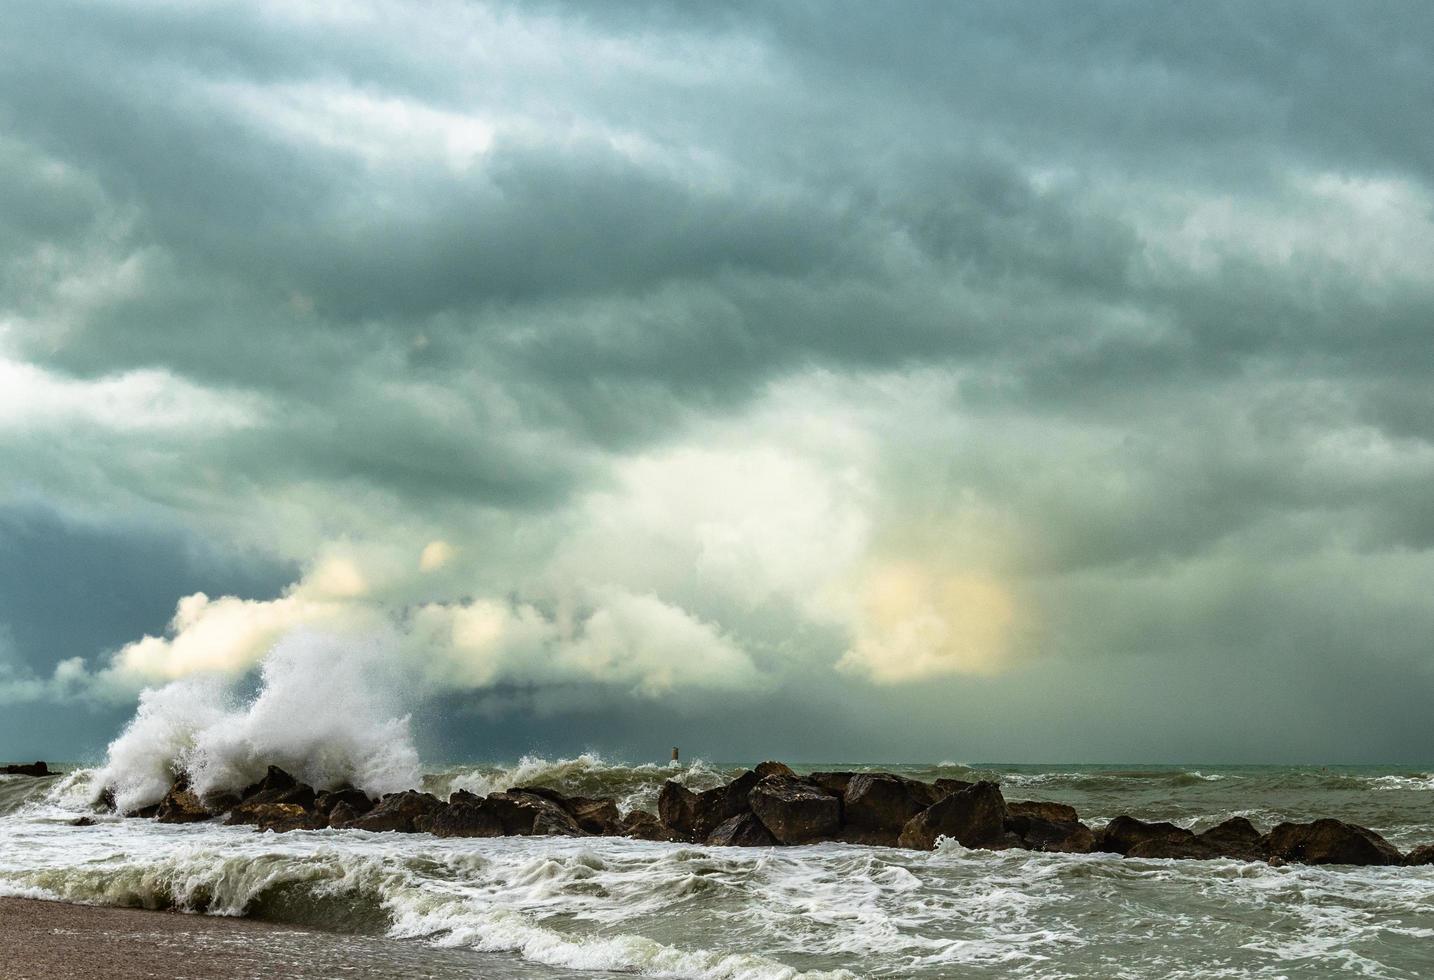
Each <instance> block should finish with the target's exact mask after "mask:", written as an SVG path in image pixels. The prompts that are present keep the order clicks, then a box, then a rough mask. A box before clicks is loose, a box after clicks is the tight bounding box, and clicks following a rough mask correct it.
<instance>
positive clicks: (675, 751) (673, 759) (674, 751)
mask: <svg viewBox="0 0 1434 980" xmlns="http://www.w3.org/2000/svg"><path fill="white" fill-rule="evenodd" d="M672 761H673V762H676V761H677V746H675V745H674V746H673V747H672Z"/></svg>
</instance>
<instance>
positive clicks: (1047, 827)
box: [1006, 811, 1095, 854]
mask: <svg viewBox="0 0 1434 980" xmlns="http://www.w3.org/2000/svg"><path fill="white" fill-rule="evenodd" d="M1006 827H1007V829H1008V830H1010V832H1011V833H1013V834H1015V835H1016V836H1017V837H1019V838H1020V839H1021V846H1022V847H1025V848H1028V849H1030V850H1032V851H1046V852H1050V853H1057V854H1089V853H1090V851H1091V848H1092V847H1094V846H1095V834H1094V833H1093V832H1092V831H1091V829H1090V828H1089V827H1087V826H1086V825H1085V824H1083V823H1081V822H1080V821H1079V820H1048V819H1046V818H1045V817H1041V816H1034V815H1032V814H1030V813H1021V812H1014V811H1013V812H1012V814H1011V818H1010V820H1009V821H1007V824H1006Z"/></svg>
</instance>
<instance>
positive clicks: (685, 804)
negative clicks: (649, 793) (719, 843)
mask: <svg viewBox="0 0 1434 980" xmlns="http://www.w3.org/2000/svg"><path fill="white" fill-rule="evenodd" d="M696 809H697V794H696V793H694V792H692V790H690V789H688V788H687V787H686V786H683V785H682V784H681V783H679V782H676V781H675V780H671V779H669V780H667V781H666V782H665V783H663V784H662V789H660V790H659V791H658V793H657V816H658V819H659V820H660V821H662V826H664V827H666V828H667V830H668V832H669V833H671V834H672V835H673V836H675V837H678V838H681V839H683V840H691V839H692V822H693V819H694V817H695V815H696Z"/></svg>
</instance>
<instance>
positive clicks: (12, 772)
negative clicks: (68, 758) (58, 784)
mask: <svg viewBox="0 0 1434 980" xmlns="http://www.w3.org/2000/svg"><path fill="white" fill-rule="evenodd" d="M0 775H4V776H36V777H38V776H53V775H55V773H53V772H51V771H50V767H49V766H47V765H45V764H44V763H43V762H31V763H21V764H19V765H13V766H0Z"/></svg>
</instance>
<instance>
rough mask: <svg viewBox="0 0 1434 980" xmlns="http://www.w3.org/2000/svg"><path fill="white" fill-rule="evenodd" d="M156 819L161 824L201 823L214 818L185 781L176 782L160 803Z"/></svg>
mask: <svg viewBox="0 0 1434 980" xmlns="http://www.w3.org/2000/svg"><path fill="white" fill-rule="evenodd" d="M154 816H155V819H156V820H158V821H159V822H160V823H199V822H201V821H204V820H208V819H210V818H211V817H213V816H214V814H213V813H211V812H210V811H209V809H208V808H207V807H205V805H204V804H203V803H201V802H200V801H199V797H198V796H197V795H195V793H194V791H193V790H191V789H190V788H189V784H188V782H186V781H185V780H182V779H180V780H176V781H175V783H174V785H173V786H171V787H170V788H169V792H168V793H166V794H165V795H164V799H162V800H160V801H159V808H158V809H157V810H156V811H155V815H154Z"/></svg>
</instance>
